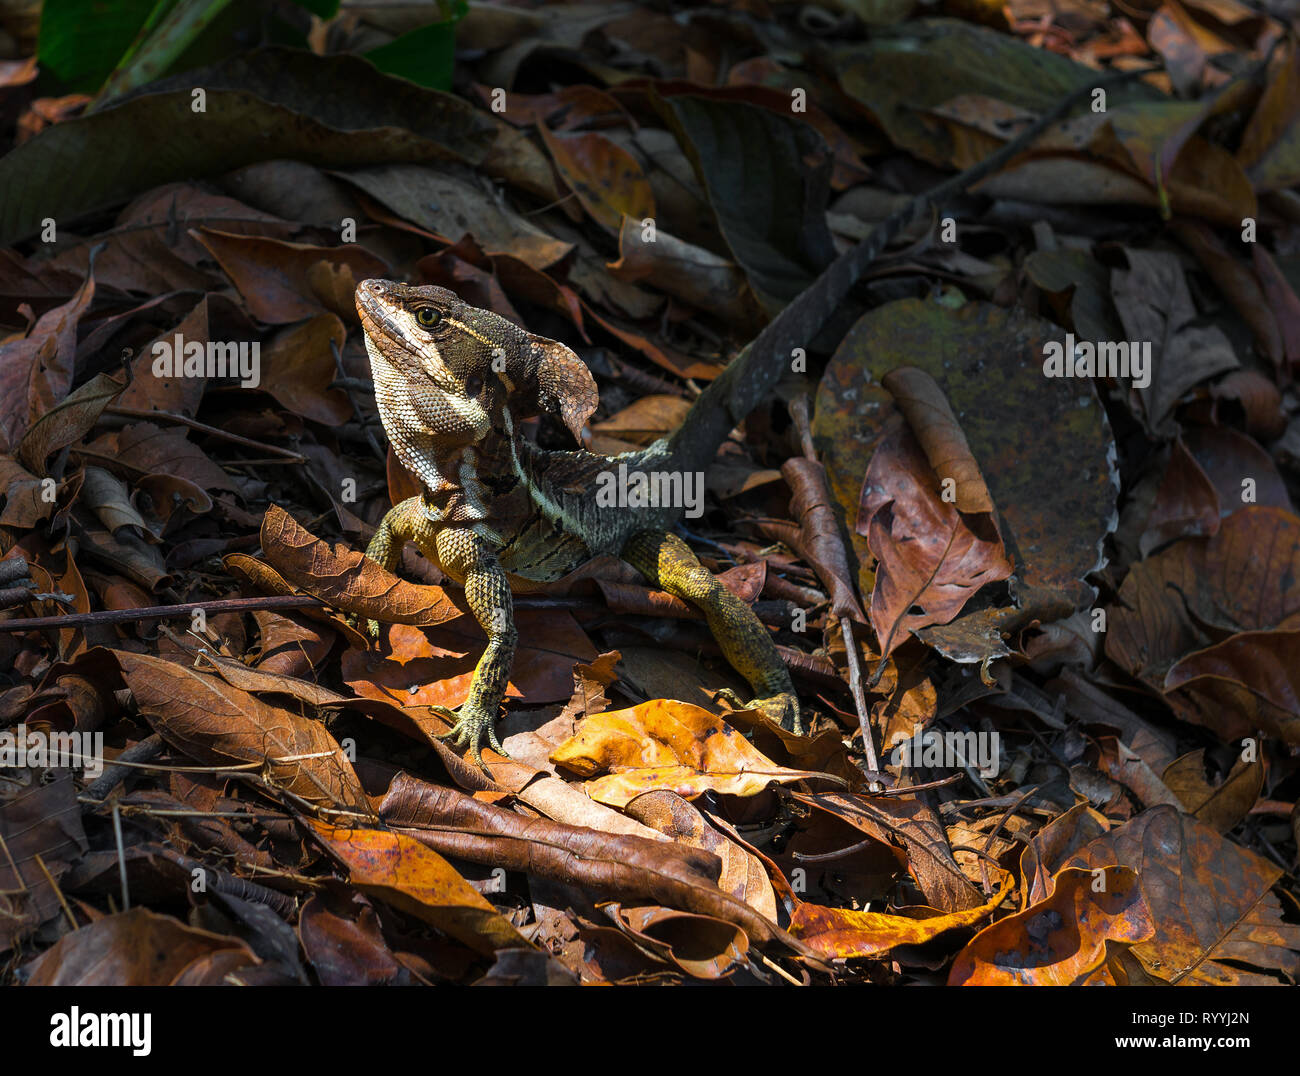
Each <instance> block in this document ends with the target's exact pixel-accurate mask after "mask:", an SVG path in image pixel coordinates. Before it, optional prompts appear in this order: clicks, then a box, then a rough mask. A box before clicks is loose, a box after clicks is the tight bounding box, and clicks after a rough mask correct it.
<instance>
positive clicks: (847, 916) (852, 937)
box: [790, 871, 1015, 960]
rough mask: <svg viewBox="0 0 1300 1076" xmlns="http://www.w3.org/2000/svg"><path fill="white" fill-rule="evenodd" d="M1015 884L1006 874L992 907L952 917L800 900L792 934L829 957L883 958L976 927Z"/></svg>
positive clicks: (950, 914)
mask: <svg viewBox="0 0 1300 1076" xmlns="http://www.w3.org/2000/svg"><path fill="white" fill-rule="evenodd" d="M1014 885H1015V878H1014V877H1013V876H1012V875H1011V874H1010V873H1009V872H1006V871H1003V872H1002V884H1001V886H1000V887H999V888H998V891H997V893H996V894H994V896H993V897H992V898H991V899H990V900H989V901H988V903H987V904H983V905H981V906H980V907H978V908H967V909H964V910H963V911H959V912H947V913H944V912H937V911H935V910H934V909H933V908H907V909H904V911H906V912H908V913H909V914H907V915H886V914H885V913H883V912H860V911H857V910H855V909H852V908H828V907H824V906H822V905H819V904H812V903H810V902H808V901H800V902H799V905H798V907H796V908H795V910H794V913H793V914H792V915H791V916H790V933H791V934H793V935H794V936H795V937H796V938H801V939H803V940H804V941H805V942H807V943H808V944H809V945H810V946H812V947H813V948H814V949H815V950H817V952H818V953H820V954H821V955H822V956H825V957H830V958H833V959H837V960H843V959H850V958H853V957H866V956H882V955H884V954H885V953H887V952H889V951H890V950H891V949H896V948H898V947H899V946H900V945H924V944H925V943H926V942H929V941H933V940H934V939H935V938H937V937H938V936H939V935H940V934H943V933H945V932H946V931H949V930H959V929H962V928H967V927H973V926H974V925H975V924H976V923H978V922H979V921H980V920H981V919H983V918H985V917H986V916H988V915H989V914H990V913H992V912H993V911H994V910H995V909H996V908H997V907H998V905H1000V904H1001V903H1002V901H1003V900H1005V899H1006V896H1007V894H1008V893H1009V892H1011V889H1012V887H1013V886H1014Z"/></svg>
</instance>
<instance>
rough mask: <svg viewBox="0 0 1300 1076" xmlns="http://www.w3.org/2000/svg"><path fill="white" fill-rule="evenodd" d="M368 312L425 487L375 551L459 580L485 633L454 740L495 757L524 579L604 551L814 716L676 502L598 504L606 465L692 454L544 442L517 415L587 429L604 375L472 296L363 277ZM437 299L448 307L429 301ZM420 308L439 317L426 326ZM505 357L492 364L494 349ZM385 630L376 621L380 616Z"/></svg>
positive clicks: (398, 438)
mask: <svg viewBox="0 0 1300 1076" xmlns="http://www.w3.org/2000/svg"><path fill="white" fill-rule="evenodd" d="M357 309H358V310H359V311H360V313H361V316H362V322H363V325H364V327H365V330H366V340H367V349H368V350H369V352H370V357H371V366H372V369H373V371H374V374H375V385H376V398H377V400H378V401H379V410H380V416H381V418H382V419H383V422H384V426H385V428H386V430H387V431H388V436H389V440H390V442H391V443H392V445H393V449H394V451H395V452H396V453H397V455H398V457H399V458H400V459H401V460H402V461H403V463H405V464H406V466H407V467H408V469H410V470H411V471H412V472H413V473H415V474H416V475H418V476H419V478H420V479H421V482H422V484H423V486H424V492H423V493H422V494H421V496H419V497H412V498H410V499H408V500H405V501H403V502H402V503H401V504H399V505H397V506H396V507H395V508H393V509H392V510H391V511H390V512H389V513H388V514H387V515H386V516H385V517H384V519H383V522H382V523H381V524H380V526H379V529H378V531H376V533H375V536H374V538H373V539H372V540H371V543H370V546H369V548H368V549H367V550H366V554H367V556H369V557H370V558H371V559H372V560H375V561H377V562H378V563H379V564H381V565H383V566H384V567H385V568H386V569H388V570H389V571H392V570H393V569H394V568H396V566H397V563H398V560H399V558H400V553H401V547H402V543H403V542H406V541H412V542H414V543H415V544H416V546H417V547H418V548H419V549H420V551H421V552H422V553H423V554H424V555H425V556H426V557H428V558H429V560H430V561H432V562H433V563H434V564H436V565H438V567H439V568H441V569H442V571H443V572H444V573H445V574H446V575H447V576H449V577H450V578H451V579H452V580H454V581H455V582H458V583H462V584H463V585H464V587H465V595H466V600H467V601H468V603H469V606H470V610H471V612H473V614H474V616H475V618H476V619H477V620H478V622H479V624H480V625H481V626H482V627H483V630H484V631H485V632H486V633H487V636H488V645H487V648H486V650H485V651H484V654H483V657H482V659H481V660H480V661H479V664H478V666H477V668H476V669H475V671H474V678H473V681H472V682H471V685H470V694H469V698H468V699H467V700H466V701H465V703H464V704H463V705H462V706H461V707H460V710H459V712H458V713H457V714H454V715H452V714H451V713H450V711H447V712H446V715H447V716H449V717H454V719H455V724H454V727H453V728H452V731H451V732H450V733H448V734H447V738H449V739H452V740H454V741H455V742H456V743H458V744H461V745H464V746H466V747H468V748H469V754H470V757H471V758H472V759H473V760H474V761H475V762H476V763H478V764H479V765H480V766H482V765H483V761H482V756H481V750H482V745H483V743H484V741H486V742H487V743H488V744H490V745H491V746H492V747H493V748H494V749H495V750H497V751H500V745H499V743H498V741H497V736H496V732H495V730H494V722H495V720H496V718H497V716H498V715H499V712H500V708H501V703H502V701H503V700H504V698H505V691H506V685H507V682H508V679H509V672H510V665H511V662H512V660H513V658H514V651H515V646H516V643H517V641H518V631H517V630H516V628H515V624H514V612H513V606H512V602H511V590H512V588H513V589H516V590H519V589H526V588H528V587H529V586H530V585H532V586H535V585H536V584H538V583H541V582H546V581H549V580H553V579H558V578H559V577H560V576H562V575H564V574H566V573H567V572H569V571H572V570H573V569H574V568H576V567H578V566H579V565H580V564H582V563H583V562H584V561H585V560H588V559H590V557H591V556H592V555H593V554H595V553H600V552H608V553H614V554H618V555H621V556H622V557H623V558H624V559H625V560H627V561H628V562H629V563H631V564H633V565H634V566H635V567H636V568H638V569H639V570H640V571H641V572H642V573H643V574H644V575H645V576H646V577H647V578H648V579H649V580H650V581H651V582H653V583H656V584H657V585H659V586H661V587H663V588H664V589H665V590H667V591H669V592H670V593H672V594H676V595H678V596H680V597H682V598H683V599H685V600H687V601H690V602H692V603H693V604H694V605H696V606H697V607H698V608H699V609H700V610H701V611H702V612H703V613H704V615H705V618H706V619H707V621H708V623H709V627H710V629H711V630H712V631H713V633H714V635H715V637H716V638H717V639H718V642H719V644H720V645H721V647H722V650H723V653H724V654H725V655H726V657H727V659H728V660H729V661H730V662H731V663H732V665H734V666H735V667H736V669H737V670H738V671H739V672H740V673H741V675H743V676H744V677H745V678H746V680H748V681H749V682H750V684H752V685H753V687H754V690H755V691H756V692H757V695H758V698H757V699H756V700H755V703H754V705H756V706H758V707H760V708H761V709H762V710H763V711H764V712H766V713H769V714H771V715H772V716H773V718H774V719H775V720H777V721H780V722H781V723H782V724H783V725H784V726H785V727H786V728H788V729H790V730H792V731H795V732H798V731H800V730H801V728H802V725H801V721H800V716H799V704H798V700H797V699H796V697H795V693H794V688H793V685H792V684H791V682H790V675H789V673H788V672H787V671H786V669H785V666H784V665H783V664H782V663H781V660H780V657H779V656H778V655H777V651H776V647H775V646H774V645H773V644H772V641H771V638H770V637H769V635H768V632H767V629H766V628H764V627H763V625H762V624H761V623H760V622H759V620H758V618H757V617H756V616H754V613H753V611H752V610H751V609H750V608H749V607H748V606H747V605H746V604H745V603H744V602H742V601H740V600H739V599H738V598H736V597H735V596H734V595H733V594H732V593H731V592H730V591H728V590H727V589H726V588H725V587H723V586H721V585H720V584H719V583H718V582H717V581H716V580H715V579H714V578H713V576H712V575H711V574H710V573H709V572H708V571H707V570H706V569H705V568H704V567H703V566H702V565H701V564H700V563H699V561H698V560H696V558H695V556H694V555H693V554H692V553H691V551H690V550H689V549H688V548H687V546H686V544H685V543H684V542H682V541H681V540H680V539H679V538H676V537H674V536H673V535H671V534H669V533H667V532H666V531H665V530H664V529H663V526H664V524H666V523H668V522H669V521H670V520H671V518H672V517H673V515H674V513H675V512H676V509H675V508H673V507H671V506H665V507H662V508H646V509H641V508H622V509H608V508H604V507H601V506H598V505H597V504H596V502H595V500H594V498H593V496H592V493H591V489H592V484H593V481H594V479H595V477H596V476H597V475H598V474H600V473H601V472H602V471H607V470H609V469H611V467H616V466H617V464H618V462H619V461H622V462H624V463H627V464H628V465H629V467H630V468H631V469H633V470H637V469H640V470H651V469H662V470H667V469H671V468H673V467H677V466H679V465H680V464H681V462H682V461H679V460H676V459H673V458H671V457H670V456H668V455H667V454H666V453H665V451H664V447H663V445H662V443H660V444H659V445H656V446H652V447H651V448H649V449H646V450H645V451H643V452H640V453H632V454H627V455H624V456H621V457H617V458H614V459H610V458H606V457H603V456H596V455H594V454H592V453H590V452H583V451H575V452H547V451H545V450H542V449H538V448H537V447H536V446H534V445H532V444H531V443H530V442H527V441H525V440H524V439H523V438H522V437H520V436H519V435H518V434H517V433H516V432H515V424H516V422H517V421H519V420H520V419H522V418H525V417H528V416H529V415H532V414H536V413H537V412H538V411H540V410H550V411H554V412H556V413H558V414H559V415H560V416H561V417H562V418H563V419H564V420H565V421H566V423H568V424H569V425H570V426H571V428H576V429H581V425H582V423H583V422H585V420H586V417H587V416H588V415H589V414H590V412H591V410H592V409H593V408H594V406H595V384H594V382H592V381H591V377H590V374H588V373H587V371H586V367H585V366H583V365H582V363H581V360H579V359H578V358H577V356H575V355H574V354H573V353H572V352H571V351H569V349H568V348H566V347H564V345H562V344H558V343H556V342H555V341H551V340H544V339H542V338H540V337H535V336H532V335H531V334H529V333H526V332H524V331H523V330H522V329H519V328H518V327H517V326H515V325H513V324H511V323H510V322H508V321H506V320H505V319H503V318H499V317H497V316H496V315H495V314H492V313H490V312H488V311H484V310H476V309H475V308H473V307H469V306H467V304H465V303H462V302H461V301H460V300H459V299H458V298H457V297H456V296H455V295H454V294H452V293H451V292H447V291H445V290H443V289H441V288H411V287H406V286H404V285H401V284H394V283H392V282H389V281H365V282H363V283H362V284H361V285H360V287H358V289H357ZM429 310H435V311H436V314H431V313H424V314H422V313H421V312H422V311H429ZM421 317H423V319H424V320H425V321H429V322H431V324H428V325H425V324H423V323H422V321H421ZM494 360H495V361H494ZM368 627H369V629H370V632H371V634H372V635H375V636H377V635H378V625H377V624H375V623H373V622H371V623H370V624H369V625H368Z"/></svg>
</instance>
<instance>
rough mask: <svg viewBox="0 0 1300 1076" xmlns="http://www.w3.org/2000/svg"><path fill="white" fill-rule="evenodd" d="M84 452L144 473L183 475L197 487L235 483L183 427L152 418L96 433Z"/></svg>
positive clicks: (232, 485)
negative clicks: (155, 422) (167, 425)
mask: <svg viewBox="0 0 1300 1076" xmlns="http://www.w3.org/2000/svg"><path fill="white" fill-rule="evenodd" d="M84 454H85V455H86V456H87V457H89V458H91V459H100V460H103V459H108V460H116V461H117V462H119V463H121V464H125V465H126V466H128V467H131V468H134V469H135V470H137V471H140V472H142V473H144V474H164V475H170V476H172V477H174V478H183V479H185V480H186V481H187V482H190V483H192V484H193V485H195V486H197V487H198V489H199V490H200V491H204V490H207V491H213V490H229V491H231V492H236V491H237V490H238V487H237V486H236V485H235V483H234V482H233V481H232V480H231V479H230V476H229V475H227V474H226V472H225V471H223V470H222V469H221V468H220V467H219V466H218V465H217V464H216V463H214V462H213V461H212V460H211V459H210V458H209V457H208V455H207V453H206V452H204V451H203V449H201V448H200V447H199V446H198V445H196V444H195V443H194V442H193V441H190V440H189V439H188V438H186V436H185V431H184V430H182V429H175V428H169V429H162V428H161V427H158V426H155V425H153V423H151V422H135V423H132V424H131V425H130V426H127V427H125V428H124V429H122V430H120V431H118V432H116V433H107V434H104V435H103V436H101V437H96V438H95V440H94V441H92V442H91V443H90V444H89V445H87V446H86V448H85V450H84Z"/></svg>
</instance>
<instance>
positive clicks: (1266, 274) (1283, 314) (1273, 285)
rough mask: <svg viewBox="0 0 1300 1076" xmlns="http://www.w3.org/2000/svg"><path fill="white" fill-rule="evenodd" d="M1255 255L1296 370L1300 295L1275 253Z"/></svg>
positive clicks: (1289, 359) (1299, 351) (1261, 251)
mask: <svg viewBox="0 0 1300 1076" xmlns="http://www.w3.org/2000/svg"><path fill="white" fill-rule="evenodd" d="M1298 126H1300V125H1298ZM1297 156H1300V154H1297ZM1251 256H1252V258H1253V259H1254V263H1255V275H1256V276H1257V277H1259V283H1260V286H1261V287H1262V288H1263V289H1264V295H1265V297H1266V298H1267V299H1268V304H1269V306H1270V307H1271V308H1272V310H1273V314H1274V316H1275V317H1276V318H1277V322H1278V328H1279V329H1280V331H1281V333H1282V349H1283V354H1284V356H1285V358H1286V361H1287V362H1288V363H1290V364H1291V366H1292V367H1295V366H1296V365H1297V364H1300V296H1298V295H1297V294H1296V290H1295V286H1294V285H1293V284H1292V283H1291V281H1290V280H1289V279H1288V278H1287V275H1286V274H1285V273H1283V272H1282V270H1281V268H1280V267H1279V266H1278V264H1277V260H1276V259H1275V258H1274V257H1273V255H1272V254H1270V253H1269V252H1268V251H1267V250H1264V249H1263V248H1262V247H1260V246H1259V245H1257V244H1256V245H1253V246H1252V250H1251Z"/></svg>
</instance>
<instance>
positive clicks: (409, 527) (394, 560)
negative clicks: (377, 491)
mask: <svg viewBox="0 0 1300 1076" xmlns="http://www.w3.org/2000/svg"><path fill="white" fill-rule="evenodd" d="M437 530H438V524H437V519H436V516H435V515H434V514H433V510H432V509H431V508H428V507H427V506H426V505H425V504H424V503H423V500H422V499H421V498H419V497H408V498H407V499H406V500H404V501H403V502H402V503H401V504H398V505H395V506H394V507H392V508H390V509H389V510H388V513H387V514H386V515H385V516H384V518H383V521H382V522H381V523H380V524H379V529H378V530H377V531H375V536H374V537H373V538H371V539H370V545H368V546H367V547H366V556H367V557H369V558H370V559H371V560H373V561H375V562H376V563H377V564H381V565H383V567H384V569H385V570H386V571H390V572H391V571H395V570H396V569H397V565H398V562H399V561H400V560H401V559H402V545H403V543H405V542H407V541H412V542H414V543H415V544H416V545H417V546H418V547H419V549H420V552H421V553H423V554H424V555H425V556H426V557H428V558H429V559H430V560H432V561H433V562H434V563H435V564H436V563H437V560H438V555H437V548H436V545H435V536H436V532H437ZM366 631H367V632H368V633H369V635H370V637H371V638H372V639H378V638H379V623H378V621H375V620H367V621H366Z"/></svg>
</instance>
